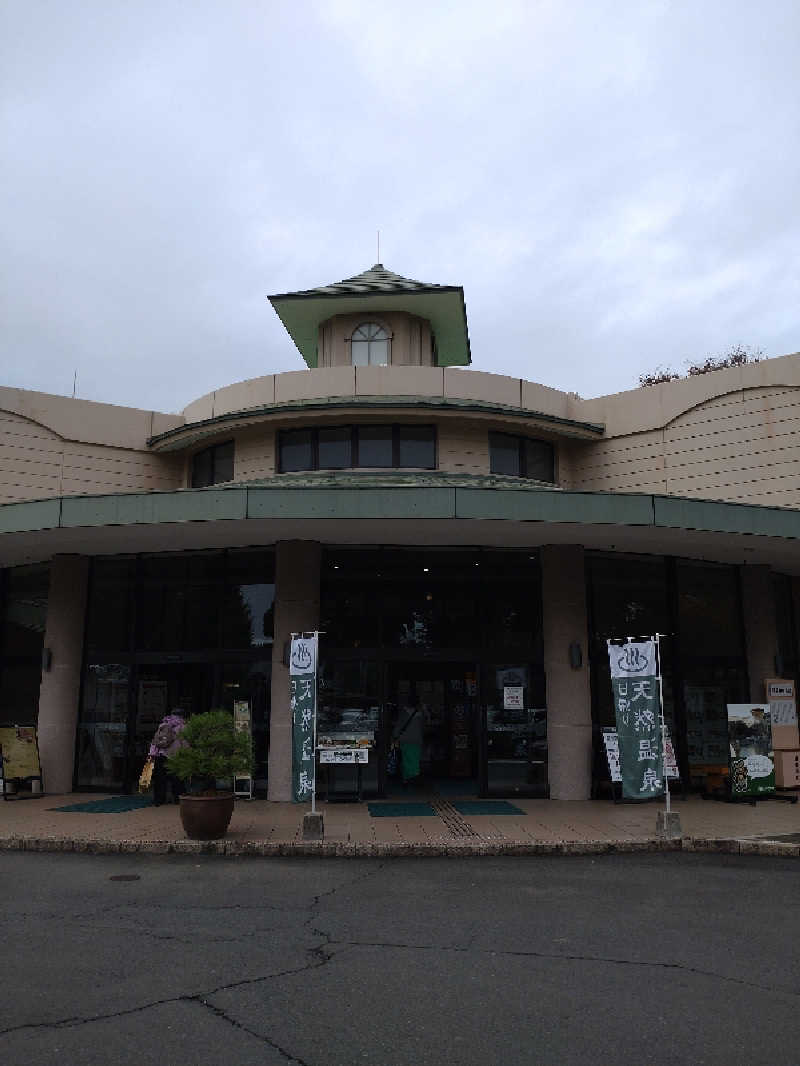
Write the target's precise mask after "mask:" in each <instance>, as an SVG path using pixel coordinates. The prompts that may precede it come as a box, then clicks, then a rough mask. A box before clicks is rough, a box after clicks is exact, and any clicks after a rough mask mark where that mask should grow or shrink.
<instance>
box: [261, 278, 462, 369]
mask: <svg viewBox="0 0 800 1066" xmlns="http://www.w3.org/2000/svg"><path fill="white" fill-rule="evenodd" d="M268 299H269V302H270V303H271V304H272V306H273V308H274V309H275V311H276V313H277V315H278V317H279V318H280V320H281V322H282V323H283V324H284V326H285V327H286V330H287V331H288V333H289V336H290V337H291V338H292V340H293V341H294V343H295V344H296V345H297V349H298V351H299V352H300V354H301V355H302V357H303V359H305V361H306V363H307V364H308V366H310V367H316V366H317V358H318V353H317V335H318V329H319V325H320V323H321V322H324V321H325V320H326V319H328V318H330V317H331V316H332V315H344V314H349V313H351V312H364V313H370V312H374V311H406V312H407V313H408V314H411V315H417V316H418V317H420V318H425V319H427V320H428V321H429V322H430V324H431V329H432V330H433V335H434V337H435V338H436V353H437V360H436V365H437V366H468V365H469V364H470V363H471V362H472V356H471V354H470V349H469V333H468V331H467V308H466V304H465V303H464V290H463V288H462V287H461V286H460V285H436V284H434V283H432V282H425V281H415V280H414V279H413V278H404V277H401V275H400V274H395V273H394V271H392V270H387V269H386V267H384V265H383V264H382V263H376V264H375V265H374V266H372V267H370V269H369V270H365V271H364V272H363V273H362V274H356V275H355V277H352V278H345V279H344V280H343V281H336V282H333V283H332V284H331V285H320V286H319V287H318V288H316V289H302V290H300V291H299V292H286V293H281V294H279V295H276V296H270V297H269V298H268Z"/></svg>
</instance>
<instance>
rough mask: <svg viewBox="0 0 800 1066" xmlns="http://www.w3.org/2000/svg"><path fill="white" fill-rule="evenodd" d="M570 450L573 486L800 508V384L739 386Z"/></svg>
mask: <svg viewBox="0 0 800 1066" xmlns="http://www.w3.org/2000/svg"><path fill="white" fill-rule="evenodd" d="M706 376H708V375H706ZM643 391H646V390H643ZM565 456H566V462H565V466H564V471H565V480H564V485H565V487H568V488H574V489H589V490H601V491H607V492H653V493H659V494H664V495H672V496H687V497H696V498H701V499H709V500H730V501H733V502H737V503H754V504H763V505H765V506H776V507H793V508H796V507H800V464H799V463H798V460H799V459H800V387H786V386H760V387H754V388H749V389H741V390H737V391H735V392H731V393H727V394H724V395H722V396H717V397H714V398H713V399H709V400H706V401H705V402H703V403H700V404H699V405H697V406H696V407H693V408H691V409H690V410H688V411H686V412H683V413H682V414H680V415H678V416H677V417H676V418H674V419H672V420H671V421H670V422H669V423H668V424H667V425H666V426H664V427H662V428H658V429H652V430H648V431H644V432H637V433H630V434H621V435H619V436H616V437H612V438H610V439H606V440H602V441H598V442H597V443H593V444H591V445H578V446H576V445H575V444H574V443H572V442H570V443H569V444H567V446H566V447H565Z"/></svg>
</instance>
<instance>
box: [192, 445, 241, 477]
mask: <svg viewBox="0 0 800 1066" xmlns="http://www.w3.org/2000/svg"><path fill="white" fill-rule="evenodd" d="M233 454H234V448H233V441H232V440H229V441H226V442H225V443H224V444H214V445H213V446H212V447H211V448H204V449H203V451H201V452H197V453H196V454H195V455H194V456H193V457H192V479H191V482H192V488H193V489H204V488H207V487H208V486H209V485H219V484H220V483H221V482H223V481H233Z"/></svg>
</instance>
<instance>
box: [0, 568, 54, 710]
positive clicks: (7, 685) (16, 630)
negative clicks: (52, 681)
mask: <svg viewBox="0 0 800 1066" xmlns="http://www.w3.org/2000/svg"><path fill="white" fill-rule="evenodd" d="M48 586H49V568H48V566H47V565H37V566H18V567H14V568H13V569H9V570H0V725H36V723H37V720H38V714H39V686H40V684H41V679H42V649H43V644H44V632H45V625H46V623H47V597H48Z"/></svg>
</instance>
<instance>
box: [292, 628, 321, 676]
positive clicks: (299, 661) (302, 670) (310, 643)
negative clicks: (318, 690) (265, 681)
mask: <svg viewBox="0 0 800 1066" xmlns="http://www.w3.org/2000/svg"><path fill="white" fill-rule="evenodd" d="M316 672H317V638H316V637H292V647H291V652H290V655H289V674H290V675H296V674H315V673H316Z"/></svg>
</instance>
